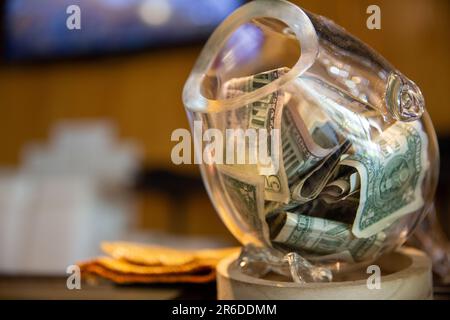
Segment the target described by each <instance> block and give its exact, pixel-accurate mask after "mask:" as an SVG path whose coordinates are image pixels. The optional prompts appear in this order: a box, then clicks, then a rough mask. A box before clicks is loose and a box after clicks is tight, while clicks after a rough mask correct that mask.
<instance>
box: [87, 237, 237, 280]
mask: <svg viewBox="0 0 450 320" xmlns="http://www.w3.org/2000/svg"><path fill="white" fill-rule="evenodd" d="M102 250H103V252H105V253H106V254H107V255H108V256H105V257H99V258H96V259H93V260H91V261H87V262H82V263H79V264H78V265H79V266H80V269H81V272H82V274H83V275H88V276H100V277H102V278H106V279H109V280H112V281H114V282H116V283H121V284H129V283H179V282H182V283H204V282H210V281H214V280H215V277H216V266H217V264H218V263H219V261H220V260H222V259H223V258H225V257H226V256H228V255H231V254H233V253H236V252H238V251H239V248H225V249H203V250H177V249H172V248H167V247H161V246H147V245H141V244H134V243H127V242H105V243H102Z"/></svg>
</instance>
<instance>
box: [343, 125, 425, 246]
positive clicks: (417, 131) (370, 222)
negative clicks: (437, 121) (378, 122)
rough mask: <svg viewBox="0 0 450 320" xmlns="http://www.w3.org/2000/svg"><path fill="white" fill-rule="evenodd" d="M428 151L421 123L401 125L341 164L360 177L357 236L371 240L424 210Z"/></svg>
mask: <svg viewBox="0 0 450 320" xmlns="http://www.w3.org/2000/svg"><path fill="white" fill-rule="evenodd" d="M427 147H428V139H427V136H426V135H425V133H424V132H423V130H422V126H421V124H420V123H419V122H417V121H416V122H412V123H398V124H396V125H395V126H392V127H390V128H389V129H388V130H386V131H385V132H383V133H382V134H381V135H380V136H379V137H378V139H377V140H376V141H374V143H368V144H367V145H365V146H364V148H360V150H357V152H356V153H355V154H354V155H351V156H349V157H348V158H346V159H345V160H344V161H342V162H341V165H346V166H350V167H353V168H355V169H356V170H357V171H358V173H359V175H360V183H361V191H360V192H361V195H360V202H359V206H358V210H357V213H356V217H355V221H354V223H353V228H352V231H353V234H354V235H355V236H357V237H359V238H367V237H370V236H372V235H374V234H376V233H378V232H380V231H381V230H384V229H385V228H387V227H389V226H390V225H391V224H392V223H393V222H394V221H396V220H397V219H399V218H400V217H402V216H404V215H406V214H409V213H412V212H414V211H416V210H418V209H420V208H421V207H422V206H423V204H424V200H423V197H422V182H423V178H424V175H425V172H426V171H427V169H428V167H429V161H428V158H427Z"/></svg>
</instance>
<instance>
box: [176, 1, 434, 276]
mask: <svg viewBox="0 0 450 320" xmlns="http://www.w3.org/2000/svg"><path fill="white" fill-rule="evenodd" d="M183 102H184V105H185V107H186V110H187V113H188V117H189V119H190V122H191V129H192V131H193V133H194V137H196V141H195V147H196V148H195V150H196V159H197V163H201V172H202V176H203V179H204V182H205V185H206V187H207V190H208V193H209V196H210V198H211V200H212V202H213V204H214V205H215V208H216V210H217V212H218V213H219V215H220V216H221V218H222V220H223V221H224V223H225V224H226V226H227V228H228V229H229V230H230V231H231V232H232V233H233V235H234V236H235V237H236V238H237V239H238V240H239V241H240V242H241V243H242V244H243V245H244V246H246V250H244V252H243V255H242V256H241V261H240V262H241V266H242V267H243V268H247V269H248V270H250V271H249V272H251V273H253V274H254V275H258V276H261V275H263V274H264V273H267V272H268V271H271V270H272V271H276V272H278V273H282V274H290V275H291V276H292V277H293V279H294V280H295V281H322V280H330V279H331V273H330V272H329V271H333V272H338V271H345V270H348V269H351V267H352V266H356V265H359V264H365V263H369V262H371V261H373V260H374V259H376V258H377V257H379V256H380V255H381V254H383V253H385V252H388V251H392V250H394V249H395V248H397V247H399V246H400V245H402V244H403V243H404V242H405V241H406V239H407V237H408V236H409V235H410V234H411V232H412V231H413V230H414V228H415V226H416V225H417V224H418V222H419V221H420V220H421V219H422V218H423V217H424V215H425V214H426V213H427V212H428V210H429V208H430V206H431V205H432V201H433V196H434V192H435V188H436V184H437V177H438V171H439V154H438V147H437V142H436V137H435V131H434V128H433V125H432V123H431V121H430V118H429V116H428V114H427V112H426V111H425V103H424V98H423V96H422V93H421V92H420V89H419V88H418V87H417V85H416V84H414V83H413V82H412V81H411V80H409V79H408V78H407V77H405V76H404V75H403V74H402V73H401V72H399V71H398V70H396V69H395V68H394V67H393V66H391V65H390V64H389V63H388V62H387V61H386V60H385V59H384V58H382V57H381V56H380V55H379V54H377V53H376V52H375V51H374V50H373V49H371V48H369V47H368V46H367V45H365V44H364V43H362V42H361V41H360V40H358V39H356V38H355V37H353V36H352V35H350V34H348V33H347V32H346V31H345V30H344V29H342V28H341V27H339V26H337V25H336V24H334V23H333V22H332V21H330V20H328V19H326V18H324V17H320V16H316V15H314V14H312V13H309V12H305V11H303V10H302V9H300V8H299V7H297V6H295V5H293V4H291V3H289V2H286V1H272V0H260V1H254V2H251V3H248V4H246V5H244V6H243V7H241V8H240V9H238V10H237V11H235V12H234V13H233V14H232V15H231V16H230V17H229V18H227V19H226V20H225V21H224V22H223V23H222V24H221V25H220V26H219V27H218V28H217V30H216V31H215V32H214V33H213V35H212V36H211V38H210V39H209V41H208V42H207V44H206V45H205V47H204V49H203V51H202V53H201V54H200V57H199V58H198V61H197V63H196V65H195V67H194V69H193V71H192V73H191V75H190V77H189V79H188V80H187V82H186V85H185V88H184V92H183Z"/></svg>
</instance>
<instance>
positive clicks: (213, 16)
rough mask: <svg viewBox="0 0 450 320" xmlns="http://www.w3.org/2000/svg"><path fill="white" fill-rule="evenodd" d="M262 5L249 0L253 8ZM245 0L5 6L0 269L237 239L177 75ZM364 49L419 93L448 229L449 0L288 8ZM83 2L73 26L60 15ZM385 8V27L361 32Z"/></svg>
mask: <svg viewBox="0 0 450 320" xmlns="http://www.w3.org/2000/svg"><path fill="white" fill-rule="evenodd" d="M255 1H257V0H255ZM245 2H246V1H244V0H195V1H192V0H40V1H33V0H5V1H3V2H1V3H2V4H1V26H2V30H1V40H0V46H1V62H0V274H52V275H53V274H65V269H66V267H67V266H68V265H69V264H73V263H74V262H75V261H79V260H83V259H87V258H89V257H92V256H95V255H97V254H99V243H100V241H102V240H128V241H140V242H148V243H158V244H163V245H171V246H179V247H194V246H205V247H214V246H224V245H236V244H237V243H236V242H235V240H234V239H233V238H232V236H231V235H230V234H229V233H228V231H227V230H226V228H225V227H224V225H223V224H222V222H221V221H220V219H219V217H218V216H217V215H216V213H215V212H214V209H213V207H212V205H211V203H210V202H209V199H208V197H207V194H206V192H205V190H204V187H203V184H202V182H201V180H200V175H199V171H198V169H197V167H196V166H194V165H191V166H189V165H182V166H175V165H173V164H172V162H171V159H170V155H171V149H172V147H173V146H174V145H175V142H171V141H170V136H171V133H172V131H173V130H175V129H177V128H188V123H187V119H186V114H185V111H184V108H183V105H182V102H181V92H182V88H183V85H184V82H185V80H186V79H187V77H188V75H189V73H190V71H191V68H192V66H193V64H194V62H195V60H196V58H197V56H198V54H199V52H200V50H201V48H202V46H203V44H204V42H205V41H206V39H207V38H208V36H209V34H210V33H211V32H212V31H213V30H214V28H215V27H216V26H217V25H218V24H219V23H220V22H221V21H222V20H223V19H224V18H225V17H226V16H227V15H228V14H230V13H231V12H232V11H233V10H234V9H236V8H237V7H238V6H240V5H242V4H243V3H245ZM293 2H295V3H297V4H299V5H300V6H302V7H303V8H305V9H307V10H309V11H312V12H315V13H318V14H321V15H325V16H327V17H329V18H331V19H332V20H334V21H336V22H337V23H338V24H340V25H342V26H343V27H345V28H346V29H347V30H349V31H350V32H351V33H353V34H354V35H356V36H357V37H359V38H360V39H362V40H363V41H364V42H366V43H368V44H369V45H371V46H372V47H373V48H375V49H376V50H377V51H379V52H380V53H381V54H382V55H383V56H385V57H386V58H387V59H388V60H389V61H390V62H391V63H392V64H393V65H395V66H396V67H397V68H398V69H399V70H401V71H402V72H403V73H405V74H406V75H407V76H408V77H409V78H410V79H413V80H414V81H415V82H416V83H417V84H418V85H419V87H420V88H421V89H422V91H423V93H424V96H425V98H426V103H427V109H428V111H429V113H430V115H431V118H432V119H433V122H434V125H435V127H436V130H437V133H438V136H439V143H440V148H441V157H442V163H443V166H442V170H441V179H440V185H439V190H438V198H437V209H438V217H439V219H440V221H441V224H442V226H443V228H444V229H445V230H446V232H449V229H450V228H449V226H450V214H449V200H448V199H450V198H449V196H448V195H449V183H450V171H449V170H448V169H447V168H446V166H445V163H446V162H447V160H450V112H449V111H448V110H447V104H448V103H447V101H448V93H449V92H450V80H449V75H450V59H449V57H450V43H449V41H448V40H449V39H450V2H449V1H448V0H377V1H372V0H369V1H366V0H296V1H293ZM73 4H76V5H78V6H79V7H80V8H81V27H82V28H81V30H68V29H67V28H66V20H67V17H68V16H69V15H68V14H67V13H66V8H67V7H68V6H69V5H73ZM372 4H377V5H379V6H380V8H381V14H382V20H381V21H382V29H381V30H368V29H367V28H366V19H367V17H368V15H367V14H366V9H367V7H368V6H369V5H372Z"/></svg>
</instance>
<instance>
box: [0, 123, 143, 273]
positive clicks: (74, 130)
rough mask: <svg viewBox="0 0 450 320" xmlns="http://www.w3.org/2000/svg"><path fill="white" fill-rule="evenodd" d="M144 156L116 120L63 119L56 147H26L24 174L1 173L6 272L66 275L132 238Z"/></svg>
mask: <svg viewBox="0 0 450 320" xmlns="http://www.w3.org/2000/svg"><path fill="white" fill-rule="evenodd" d="M140 159H141V157H140V152H139V148H138V147H137V145H135V144H133V143H132V142H130V141H125V142H121V141H118V140H117V137H116V132H115V127H114V125H113V124H112V123H111V122H108V121H90V122H85V121H82V122H73V121H72V122H61V123H59V124H58V125H56V126H55V128H54V130H53V131H52V134H51V137H50V142H49V144H48V145H40V144H36V143H34V144H30V145H28V146H26V147H25V148H24V152H23V157H22V165H21V167H20V168H19V169H18V170H17V171H11V170H9V171H6V170H4V171H0V273H3V274H64V273H65V270H66V267H67V266H68V265H70V264H73V263H74V262H76V261H79V260H83V259H87V258H90V257H92V256H95V255H97V254H99V243H100V242H101V241H103V240H118V239H121V238H125V237H126V235H127V234H128V233H129V231H130V229H131V227H132V225H133V223H134V219H135V214H134V208H133V203H132V201H131V200H130V197H129V196H128V194H127V192H126V187H127V186H129V183H130V182H131V181H132V177H133V175H134V174H135V173H136V171H137V169H138V166H139V163H140Z"/></svg>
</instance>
